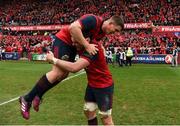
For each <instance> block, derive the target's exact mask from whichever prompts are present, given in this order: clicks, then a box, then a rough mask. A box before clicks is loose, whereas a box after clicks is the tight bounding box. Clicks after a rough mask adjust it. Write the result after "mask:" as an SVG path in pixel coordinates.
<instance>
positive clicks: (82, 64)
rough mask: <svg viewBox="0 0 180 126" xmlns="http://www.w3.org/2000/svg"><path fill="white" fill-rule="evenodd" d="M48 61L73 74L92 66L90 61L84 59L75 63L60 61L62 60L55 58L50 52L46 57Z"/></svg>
mask: <svg viewBox="0 0 180 126" xmlns="http://www.w3.org/2000/svg"><path fill="white" fill-rule="evenodd" d="M46 60H47V61H48V62H50V63H52V64H55V65H56V66H58V67H60V68H61V69H63V70H65V71H68V72H71V73H76V72H78V71H80V70H81V69H84V68H86V67H87V66H88V65H89V64H90V63H89V61H88V60H86V59H84V58H80V59H78V60H77V61H76V62H74V63H72V62H68V61H64V60H60V59H57V58H55V57H54V55H53V53H52V52H49V53H48V54H47V55H46Z"/></svg>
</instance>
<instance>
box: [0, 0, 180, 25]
mask: <svg viewBox="0 0 180 126" xmlns="http://www.w3.org/2000/svg"><path fill="white" fill-rule="evenodd" d="M179 5H180V4H179V1H178V0H158V1H157V0H136V1H135V0H128V1H126V0H125V1H123V0H39V1H36V0H19V1H17V0H13V1H11V0H6V1H3V2H1V6H0V24H2V25H8V26H9V25H47V24H69V23H71V22H73V21H74V20H76V19H77V18H78V17H80V16H82V15H83V14H87V13H94V14H98V15H101V16H103V17H110V16H111V15H113V14H119V15H122V16H123V17H124V20H125V23H135V22H140V23H142V22H153V24H155V25H179V24H180V20H179V11H180V6H179Z"/></svg>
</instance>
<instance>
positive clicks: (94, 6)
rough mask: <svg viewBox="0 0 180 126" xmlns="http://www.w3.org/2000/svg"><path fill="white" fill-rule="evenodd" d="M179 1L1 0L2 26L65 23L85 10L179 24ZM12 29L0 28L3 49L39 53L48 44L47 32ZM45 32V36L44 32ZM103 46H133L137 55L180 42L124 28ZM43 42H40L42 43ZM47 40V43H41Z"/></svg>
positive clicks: (168, 36) (131, 20) (166, 51)
mask: <svg viewBox="0 0 180 126" xmlns="http://www.w3.org/2000/svg"><path fill="white" fill-rule="evenodd" d="M179 5H180V4H179V1H178V0H159V1H156V0H128V1H126V0H124V1H123V0H39V1H36V0H18V1H17V0H6V1H0V25H1V26H8V27H9V26H36V25H39V26H41V25H65V24H69V23H71V22H73V21H74V20H76V19H77V18H78V17H80V16H81V15H83V14H86V13H94V14H98V15H101V16H102V17H104V18H107V17H110V16H111V15H113V14H118V15H121V16H123V17H124V21H125V23H153V24H154V25H155V26H179V24H180V20H179V16H180V15H179V12H180V6H179ZM45 32H46V33H47V31H34V32H33V31H23V32H20V31H12V30H11V29H10V28H9V29H0V33H1V34H0V46H1V47H2V48H3V49H4V50H5V52H19V53H21V56H23V55H22V54H23V52H27V53H37V52H38V53H41V52H42V50H43V48H44V47H47V46H49V45H50V41H51V37H50V36H49V35H50V33H52V32H53V34H54V33H56V30H52V31H49V32H48V33H47V34H45ZM44 34H45V35H44ZM106 41H109V42H110V43H109V44H106V47H109V46H112V45H113V46H114V47H119V48H120V47H129V46H130V47H132V48H133V49H134V50H135V52H136V53H137V54H169V53H171V51H172V48H171V47H172V46H173V45H176V44H177V45H180V40H179V35H178V36H176V35H175V34H164V35H161V34H152V29H151V28H147V29H126V30H125V32H124V33H123V34H121V35H120V34H117V35H116V36H114V37H112V36H110V35H109V36H107V39H106ZM42 43H43V44H42ZM44 43H46V44H44Z"/></svg>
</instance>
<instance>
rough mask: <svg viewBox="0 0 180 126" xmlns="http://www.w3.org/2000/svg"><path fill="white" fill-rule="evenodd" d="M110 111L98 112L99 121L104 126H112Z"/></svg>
mask: <svg viewBox="0 0 180 126" xmlns="http://www.w3.org/2000/svg"><path fill="white" fill-rule="evenodd" d="M111 112H112V109H110V110H107V111H99V114H100V116H101V120H102V122H103V124H104V125H114V123H113V120H112V116H111Z"/></svg>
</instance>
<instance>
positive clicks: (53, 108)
mask: <svg viewBox="0 0 180 126" xmlns="http://www.w3.org/2000/svg"><path fill="white" fill-rule="evenodd" d="M50 69H51V65H50V64H47V63H41V62H19V61H18V62H17V61H0V104H2V103H4V102H6V101H9V100H11V99H13V98H17V97H18V96H20V95H23V94H25V93H26V92H28V91H30V89H31V88H32V87H33V86H34V84H35V82H36V81H37V80H38V79H39V77H41V76H42V75H43V74H44V73H46V72H47V71H49V70H50ZM110 70H111V72H112V74H113V78H114V81H115V92H114V103H113V118H114V123H115V124H116V125H125V124H128V125H134V124H136V125H138V124H139V125H141V124H144V125H146V124H150V125H153V124H166V125H170V124H172V125H179V124H180V116H179V115H180V67H178V68H171V67H170V65H163V64H159V65H150V64H135V65H134V64H133V66H132V67H123V68H119V67H118V66H115V67H112V66H110ZM71 75H73V74H71ZM86 83H87V81H86V75H85V74H82V75H79V76H77V77H74V78H72V79H69V80H67V81H64V82H62V83H61V84H59V85H57V86H56V87H54V88H53V89H51V90H50V91H49V92H47V93H46V95H45V96H44V99H43V103H42V104H41V106H40V111H39V112H38V113H37V112H34V110H33V109H31V117H30V119H29V120H28V121H26V120H24V119H23V118H22V117H21V115H20V111H19V110H20V108H19V103H18V100H15V101H12V102H9V103H6V104H3V105H0V125H3V124H5V125H11V124H13V125H27V124H30V125H46V124H49V125H51V124H54V125H86V124H87V122H86V118H85V117H84V115H83V98H84V92H85V88H86ZM99 123H100V124H101V122H100V118H99Z"/></svg>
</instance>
